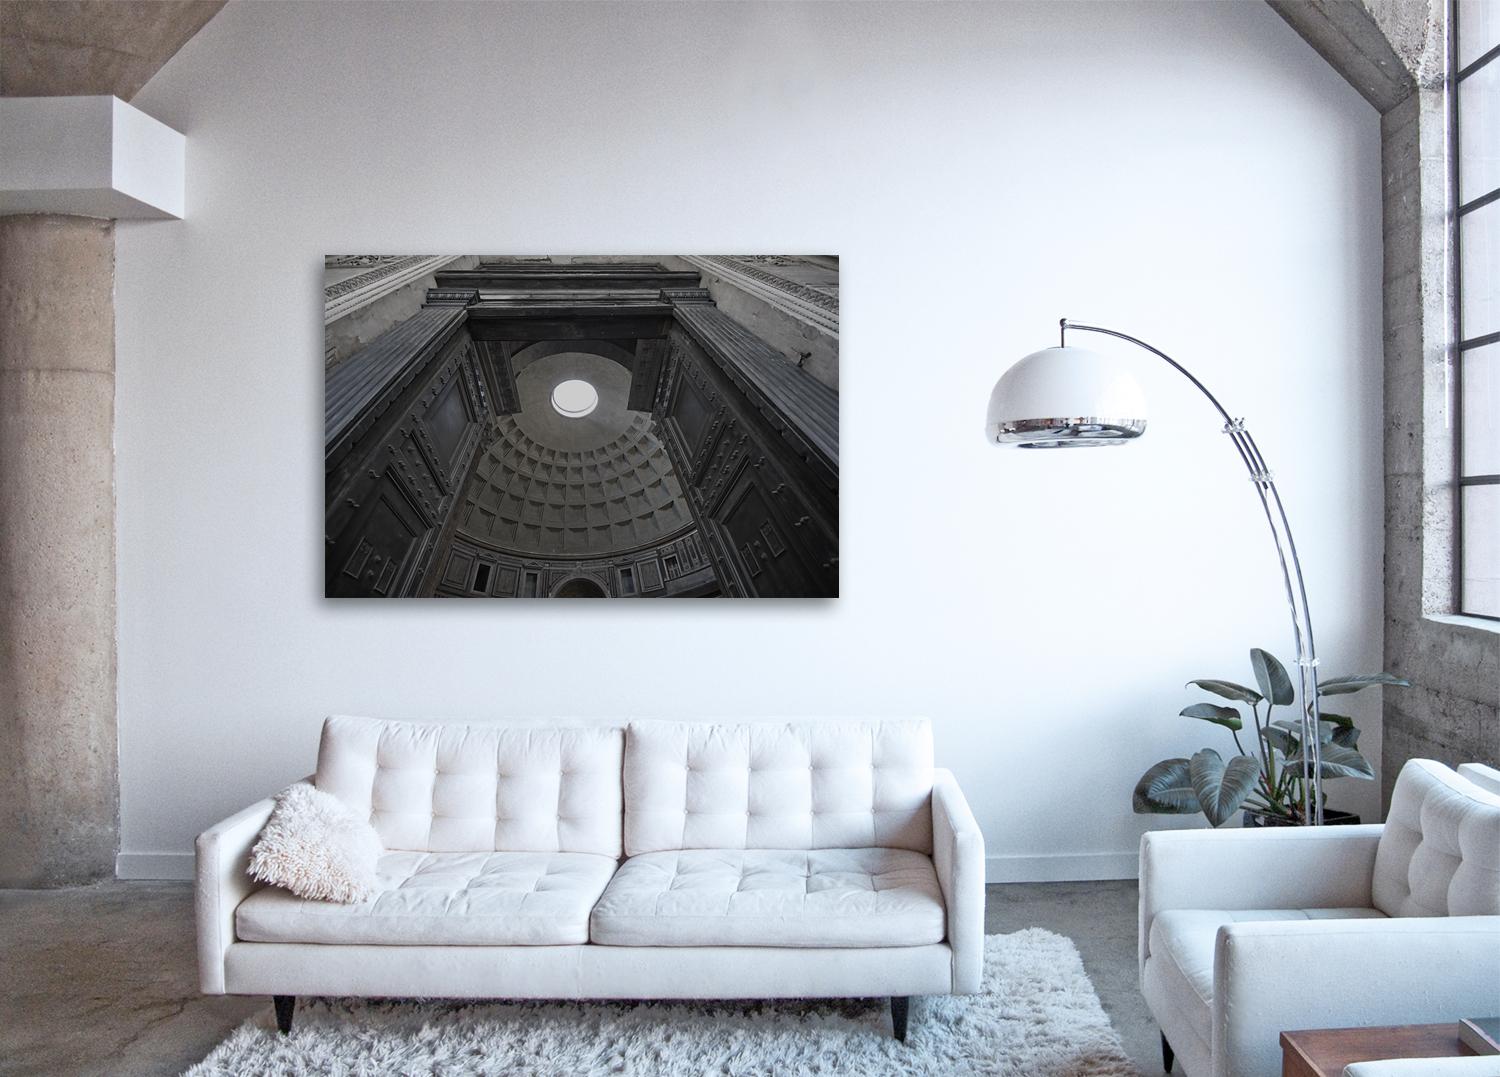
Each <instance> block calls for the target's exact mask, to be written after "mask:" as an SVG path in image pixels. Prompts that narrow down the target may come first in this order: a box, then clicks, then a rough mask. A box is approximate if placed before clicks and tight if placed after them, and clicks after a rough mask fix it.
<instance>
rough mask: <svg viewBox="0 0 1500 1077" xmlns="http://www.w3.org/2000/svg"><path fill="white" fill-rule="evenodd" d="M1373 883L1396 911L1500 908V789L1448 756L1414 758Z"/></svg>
mask: <svg viewBox="0 0 1500 1077" xmlns="http://www.w3.org/2000/svg"><path fill="white" fill-rule="evenodd" d="M1372 889H1373V891H1374V905H1375V907H1376V908H1377V909H1380V910H1381V911H1383V912H1385V913H1386V914H1387V915H1389V916H1495V915H1497V914H1500V796H1496V795H1495V794H1493V793H1490V792H1489V791H1487V790H1485V789H1483V788H1481V787H1480V786H1478V785H1476V784H1474V783H1473V782H1470V781H1469V780H1468V779H1466V778H1463V777H1460V776H1459V775H1457V774H1455V773H1454V772H1453V771H1451V770H1449V769H1448V768H1447V767H1445V766H1443V765H1442V764H1441V763H1435V762H1433V761H1432V760H1430V759H1410V760H1407V762H1406V764H1405V765H1404V766H1403V767H1402V768H1401V773H1400V774H1399V775H1398V776H1397V778H1396V787H1395V788H1394V789H1393V790H1391V808H1390V811H1389V812H1387V813H1386V818H1385V830H1384V831H1382V832H1381V835H1380V846H1379V848H1377V849H1376V851H1375V878H1374V882H1373V884H1372Z"/></svg>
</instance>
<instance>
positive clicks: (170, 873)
mask: <svg viewBox="0 0 1500 1077" xmlns="http://www.w3.org/2000/svg"><path fill="white" fill-rule="evenodd" d="M192 877H193V854H192V853H120V854H119V855H117V856H116V857H115V878H117V879H191V878H192Z"/></svg>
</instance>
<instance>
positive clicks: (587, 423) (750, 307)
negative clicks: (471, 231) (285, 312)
mask: <svg viewBox="0 0 1500 1077" xmlns="http://www.w3.org/2000/svg"><path fill="white" fill-rule="evenodd" d="M323 297H324V354H323V360H324V369H325V374H324V429H323V438H324V475H325V490H324V494H325V535H324V542H325V560H324V592H325V594H326V595H327V596H328V597H330V598H406V597H438V598H710V597H712V598H718V597H730V598H758V597H792V598H831V597H836V596H837V595H838V588H839V584H838V579H839V557H838V553H839V545H838V527H839V502H838V477H839V337H838V333H839V326H838V318H839V315H838V311H839V260H838V258H837V257H835V256H830V255H703V256H700V255H664V256H649V257H647V256H622V257H609V256H566V257H548V256H539V257H502V256H489V255H468V256H427V255H329V256H327V257H326V258H325V260H324V289H323Z"/></svg>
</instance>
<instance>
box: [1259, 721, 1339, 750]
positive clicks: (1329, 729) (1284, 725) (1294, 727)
mask: <svg viewBox="0 0 1500 1077" xmlns="http://www.w3.org/2000/svg"><path fill="white" fill-rule="evenodd" d="M1271 725H1272V726H1273V727H1274V728H1278V729H1285V730H1286V731H1287V733H1288V734H1289V735H1290V736H1291V738H1292V743H1294V744H1300V743H1302V723H1301V722H1299V721H1297V720H1295V719H1293V718H1278V719H1276V721H1274V722H1272V723H1271ZM1337 728H1338V727H1337V726H1335V725H1334V724H1333V723H1332V722H1319V723H1318V743H1319V744H1327V743H1328V742H1329V741H1331V740H1332V739H1333V733H1334V730H1336V729H1337Z"/></svg>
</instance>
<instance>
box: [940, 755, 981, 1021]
mask: <svg viewBox="0 0 1500 1077" xmlns="http://www.w3.org/2000/svg"><path fill="white" fill-rule="evenodd" d="M932 864H933V867H934V868H936V869H937V877H938V885H939V886H941V887H942V888H943V901H944V904H945V905H946V906H947V914H948V945H949V947H951V948H952V950H953V991H954V993H955V994H961V995H969V994H973V993H975V992H977V991H978V990H979V987H980V983H981V981H982V980H983V978H984V835H983V834H981V833H980V831H979V824H978V823H977V822H975V821H974V813H973V812H972V811H970V810H969V802H968V801H967V800H965V799H964V794H963V790H961V789H960V788H959V787H958V781H957V779H955V778H954V777H953V772H952V771H949V770H941V769H939V770H936V771H934V772H933V780H932Z"/></svg>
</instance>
